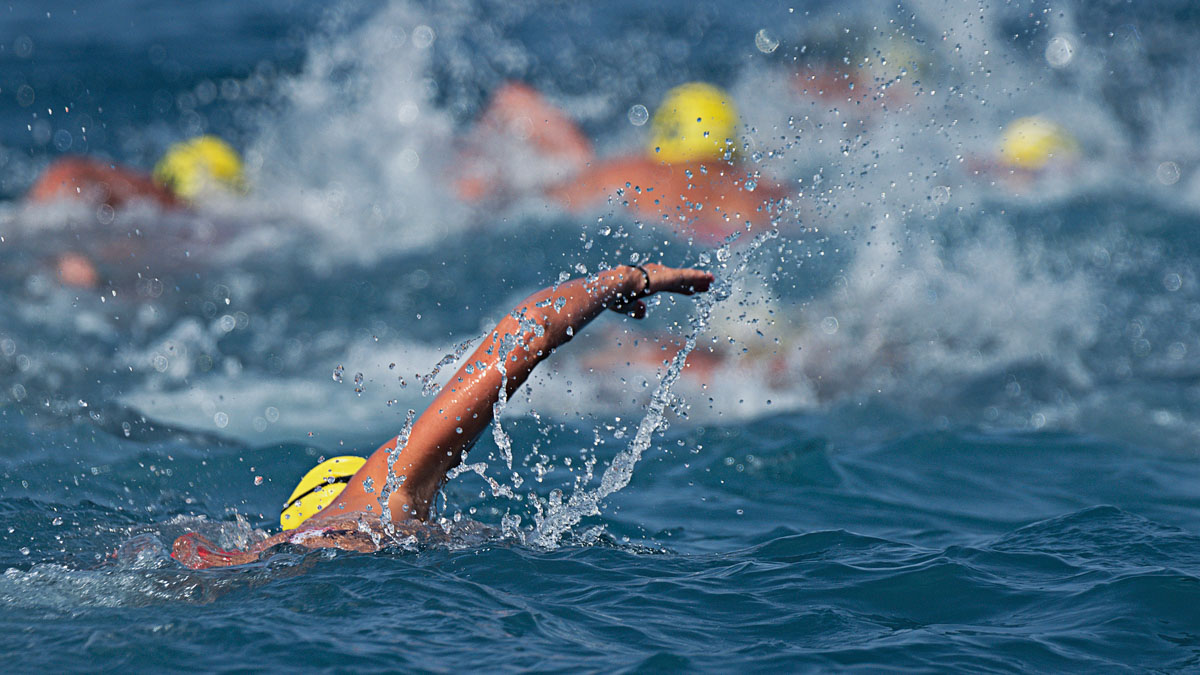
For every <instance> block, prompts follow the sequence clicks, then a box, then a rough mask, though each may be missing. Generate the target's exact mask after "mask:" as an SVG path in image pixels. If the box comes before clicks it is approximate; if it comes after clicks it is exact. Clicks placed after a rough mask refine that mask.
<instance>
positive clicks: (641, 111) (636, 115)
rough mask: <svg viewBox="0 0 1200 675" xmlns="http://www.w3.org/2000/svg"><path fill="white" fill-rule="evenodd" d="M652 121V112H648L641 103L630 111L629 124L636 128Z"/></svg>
mask: <svg viewBox="0 0 1200 675" xmlns="http://www.w3.org/2000/svg"><path fill="white" fill-rule="evenodd" d="M649 119H650V111H649V110H646V106H644V105H642V104H641V103H639V104H637V105H635V106H633V107H632V108H630V109H629V123H630V124H632V125H633V126H635V127H640V126H642V125H643V124H645V123H646V121H647V120H649Z"/></svg>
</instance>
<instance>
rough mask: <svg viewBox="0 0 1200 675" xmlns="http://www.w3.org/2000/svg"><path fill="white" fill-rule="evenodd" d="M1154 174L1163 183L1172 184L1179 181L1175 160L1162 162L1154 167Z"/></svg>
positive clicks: (1177, 166)
mask: <svg viewBox="0 0 1200 675" xmlns="http://www.w3.org/2000/svg"><path fill="white" fill-rule="evenodd" d="M1154 175H1155V177H1157V178H1158V182H1160V183H1162V184H1163V185H1174V184H1176V183H1178V182H1179V165H1178V164H1176V163H1175V162H1163V163H1162V164H1159V165H1158V168H1157V169H1155V171H1154Z"/></svg>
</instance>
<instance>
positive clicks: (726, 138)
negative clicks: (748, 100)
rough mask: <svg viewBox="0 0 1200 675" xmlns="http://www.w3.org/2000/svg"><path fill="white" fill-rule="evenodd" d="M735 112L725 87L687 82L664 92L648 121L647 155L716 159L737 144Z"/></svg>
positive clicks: (665, 159) (673, 159) (678, 159)
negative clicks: (723, 88)
mask: <svg viewBox="0 0 1200 675" xmlns="http://www.w3.org/2000/svg"><path fill="white" fill-rule="evenodd" d="M737 126H738V113H737V108H736V107H734V105H733V99H732V98H730V96H729V94H728V93H726V92H725V91H724V90H722V89H720V88H718V87H714V86H713V85H711V84H705V83H703V82H689V83H687V84H681V85H679V86H678V87H675V88H674V89H672V90H671V91H668V92H667V95H666V97H665V98H663V102H662V105H660V106H658V110H656V111H655V112H654V120H653V121H652V122H651V124H650V144H649V145H648V146H647V151H648V153H649V155H650V157H652V158H654V159H656V160H658V161H660V162H663V163H666V164H672V163H675V162H692V161H698V160H706V159H708V160H718V159H726V158H727V157H729V156H731V155H730V153H732V152H733V150H734V145H735V144H736V143H737Z"/></svg>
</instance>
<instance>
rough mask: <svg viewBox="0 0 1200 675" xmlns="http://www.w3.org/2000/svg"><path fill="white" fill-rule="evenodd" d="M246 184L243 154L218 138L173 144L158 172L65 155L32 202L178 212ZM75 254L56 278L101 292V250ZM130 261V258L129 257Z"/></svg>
mask: <svg viewBox="0 0 1200 675" xmlns="http://www.w3.org/2000/svg"><path fill="white" fill-rule="evenodd" d="M245 189H246V183H245V177H244V176H243V172H242V160H241V158H240V157H239V156H238V154H237V151H236V150H234V149H233V148H232V147H230V146H229V144H227V143H226V142H225V141H222V140H221V139H219V138H217V137H216V136H199V137H197V138H193V139H190V140H187V141H183V142H180V143H176V144H175V145H172V146H171V147H170V148H169V149H168V150H167V152H166V154H164V155H163V157H162V159H161V160H160V161H159V162H158V164H157V165H156V166H155V167H154V172H153V173H152V174H147V173H144V172H142V171H138V170H137V169H132V168H129V167H124V166H119V165H117V164H113V163H112V162H105V161H101V160H98V159H92V158H89V157H65V158H63V159H60V160H58V161H56V162H54V163H53V164H51V165H50V166H49V167H48V168H47V169H46V171H45V172H43V173H42V175H41V177H40V178H38V180H37V182H36V183H34V184H33V187H31V188H30V189H29V192H28V193H27V195H26V200H27V201H28V202H30V203H35V204H44V203H48V202H56V201H63V200H67V201H77V202H83V203H86V204H89V205H92V206H97V207H99V206H104V205H106V206H108V207H110V208H112V209H119V208H122V207H124V206H126V205H128V204H131V203H134V202H142V203H148V204H153V205H155V206H157V207H158V208H161V209H168V210H175V209H182V208H187V207H188V206H191V205H193V204H195V203H197V202H198V201H200V200H201V199H203V198H205V197H207V196H210V195H214V194H219V193H225V194H229V193H234V194H240V193H242V192H245ZM95 249H96V246H95V245H94V244H93V246H92V250H90V251H88V254H84V253H81V252H78V251H69V252H66V253H62V254H60V255H59V256H58V258H57V260H56V261H55V263H54V267H55V268H56V276H57V278H58V279H59V281H60V282H62V283H63V284H64V285H66V286H74V287H77V288H95V287H97V286H99V285H100V283H101V274H100V272H99V271H98V270H97V268H96V264H97V261H96V260H95V259H96V258H100V259H102V258H105V257H109V258H112V257H113V256H111V255H108V256H106V255H105V253H104V252H97V251H96V250H95ZM124 257H125V258H127V256H124Z"/></svg>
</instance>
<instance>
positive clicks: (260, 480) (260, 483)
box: [254, 476, 263, 485]
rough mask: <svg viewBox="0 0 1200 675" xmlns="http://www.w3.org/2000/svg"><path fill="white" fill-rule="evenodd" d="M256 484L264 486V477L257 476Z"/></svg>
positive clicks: (255, 478)
mask: <svg viewBox="0 0 1200 675" xmlns="http://www.w3.org/2000/svg"><path fill="white" fill-rule="evenodd" d="M254 484H255V485H262V484H263V477H262V476H255V477H254Z"/></svg>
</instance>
